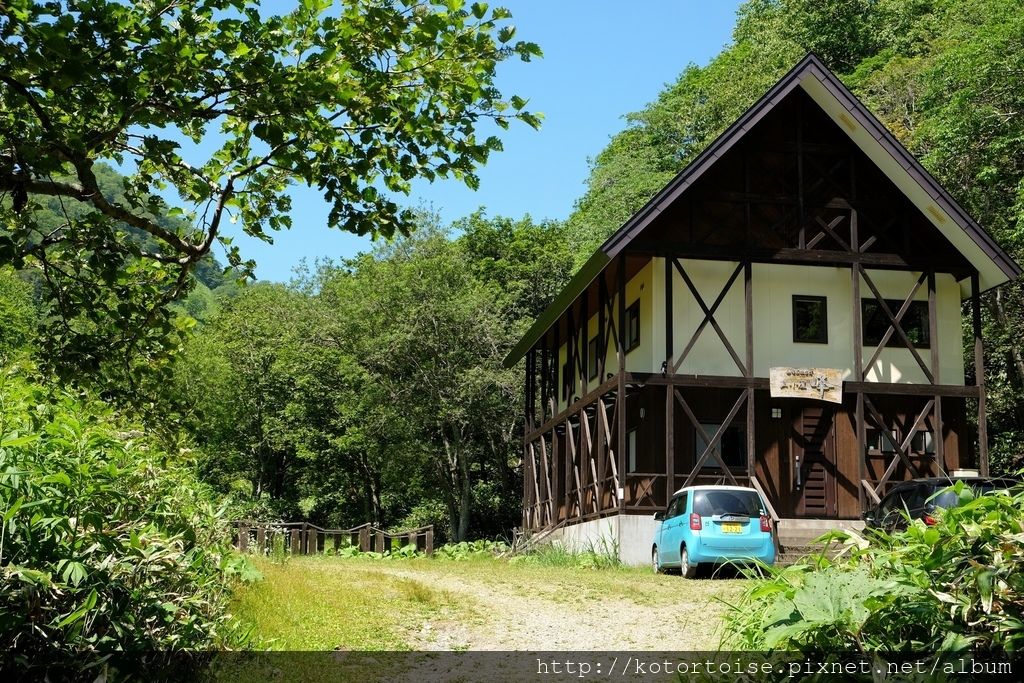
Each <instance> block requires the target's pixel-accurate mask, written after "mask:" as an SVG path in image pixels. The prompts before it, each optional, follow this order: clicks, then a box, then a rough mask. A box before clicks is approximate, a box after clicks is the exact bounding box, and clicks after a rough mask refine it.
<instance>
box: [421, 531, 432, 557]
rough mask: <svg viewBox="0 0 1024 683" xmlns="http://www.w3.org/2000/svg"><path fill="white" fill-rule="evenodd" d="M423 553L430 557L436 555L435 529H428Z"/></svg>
mask: <svg viewBox="0 0 1024 683" xmlns="http://www.w3.org/2000/svg"><path fill="white" fill-rule="evenodd" d="M423 545H424V548H423V551H424V552H425V553H426V554H427V557H430V556H431V555H433V554H434V527H428V528H427V533H426V534H425V536H424V539H423Z"/></svg>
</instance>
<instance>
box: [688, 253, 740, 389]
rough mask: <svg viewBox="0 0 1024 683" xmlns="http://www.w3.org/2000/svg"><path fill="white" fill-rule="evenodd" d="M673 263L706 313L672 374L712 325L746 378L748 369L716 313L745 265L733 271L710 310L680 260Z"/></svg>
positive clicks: (738, 265) (738, 266)
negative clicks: (719, 323)
mask: <svg viewBox="0 0 1024 683" xmlns="http://www.w3.org/2000/svg"><path fill="white" fill-rule="evenodd" d="M672 263H673V265H675V268H676V270H677V271H679V274H680V275H681V276H682V277H683V282H685V283H686V286H687V288H688V289H689V290H690V293H691V294H692V295H693V298H694V300H696V302H697V305H698V306H700V309H701V310H702V311H704V319H703V320H701V321H700V325H698V326H697V330H696V331H695V332H694V333H693V336H692V337H690V341H689V342H688V343H687V344H686V348H684V349H683V352H682V353H681V354H679V359H678V360H677V361H676V362H675V363H672V374H675V373H676V371H678V370H679V368H680V366H682V364H683V361H684V360H686V356H687V355H689V353H690V351H691V350H692V349H693V347H694V345H695V344H696V343H697V339H699V338H700V334H701V332H703V331H704V328H705V327H707V326H708V324H709V323H710V324H711V326H712V327H713V328H714V330H715V332H717V333H718V337H719V339H721V340H722V343H723V344H725V348H726V350H727V351H728V352H729V355H730V356H732V359H733V361H735V363H736V367H738V368H739V370H740V373H741V374H743V375H744V376H746V375H747V373H748V369H747V367H746V366H745V365H744V364H743V361H741V360H740V357H739V355H738V354H737V353H736V349H734V348H733V346H732V344H730V343H729V338H728V337H726V336H725V332H723V331H722V328H721V327H720V326H719V325H718V321H717V320H715V311H717V310H718V307H719V306H721V305H722V302H723V301H725V297H726V295H727V294H728V293H729V290H730V289H732V285H733V283H735V282H736V278H738V277H739V275H740V273H742V272H743V265H744V264H742V263H739V264H737V266H736V270H734V271H733V273H732V275H731V276H730V277H729V280H728V282H726V283H725V287H724V288H723V289H722V291H721V292H719V293H718V297H717V298H716V299H715V301H714V303H713V304H711V308H708V305H707V304H706V303H705V302H704V299H703V297H701V295H700V292H698V291H697V287H696V286H695V285H694V284H693V280H691V279H690V276H689V275H688V274H687V272H686V270H685V269H684V268H683V266H682V264H681V263H679V259H672Z"/></svg>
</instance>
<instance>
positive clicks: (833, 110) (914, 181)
mask: <svg viewBox="0 0 1024 683" xmlns="http://www.w3.org/2000/svg"><path fill="white" fill-rule="evenodd" d="M795 88H802V89H803V90H804V91H805V92H806V93H807V94H808V95H810V97H811V99H812V100H814V102H815V103H817V105H818V106H820V107H821V109H822V110H823V111H824V112H825V113H826V114H828V116H829V117H830V118H831V119H832V120H833V121H834V122H835V123H836V125H837V126H838V127H839V128H840V129H841V130H842V131H843V132H844V133H845V134H846V135H847V136H849V138H850V139H851V140H852V141H853V143H854V144H855V145H857V147H858V148H860V150H861V151H862V152H864V154H865V155H867V157H868V158H870V159H871V160H872V162H873V163H875V165H876V166H877V167H878V168H879V169H880V170H881V171H882V172H883V173H884V174H885V175H886V176H887V177H888V178H889V179H890V180H891V181H892V182H893V183H894V184H895V185H896V187H897V188H898V189H899V190H900V191H901V192H902V193H903V194H904V195H906V197H907V198H908V199H909V200H910V201H911V202H912V203H913V204H914V205H915V206H916V207H917V208H918V209H919V210H920V211H921V213H922V214H923V215H924V216H925V217H926V218H927V219H928V220H929V221H930V222H931V223H932V224H933V225H934V226H935V227H936V228H937V229H938V230H939V231H941V232H942V234H943V235H944V236H945V237H946V238H947V239H948V240H949V241H950V243H951V244H952V245H953V246H954V247H955V248H956V249H957V250H958V251H959V252H960V253H961V254H962V255H963V256H964V258H965V259H966V260H967V261H968V262H969V263H970V264H971V265H972V266H974V267H975V268H976V269H977V270H978V274H979V279H980V283H981V288H982V290H987V289H991V288H993V287H997V286H999V285H1001V284H1003V283H1004V282H1007V281H1009V280H1013V279H1016V278H1017V277H1018V276H1019V275H1020V274H1021V268H1020V266H1019V265H1017V263H1016V262H1014V260H1013V259H1012V258H1010V256H1009V255H1008V254H1007V253H1006V252H1005V251H1003V249H1001V248H1000V247H999V245H998V244H996V242H995V240H994V239H992V236H991V235H989V234H988V233H987V232H985V230H984V229H983V228H982V227H981V226H980V225H978V223H977V222H976V221H975V220H974V219H973V218H971V217H970V216H969V215H968V214H967V212H966V211H965V210H964V209H963V207H961V206H960V205H959V204H958V203H957V202H956V200H955V199H953V198H952V197H951V196H950V195H949V193H948V192H946V190H945V189H943V188H942V186H941V185H939V183H938V182H937V181H936V180H935V178H933V177H932V176H931V174H930V173H928V171H926V170H925V169H924V167H923V166H921V164H920V162H919V161H917V159H915V158H914V156H913V155H912V154H911V153H910V152H908V151H907V150H906V148H905V147H904V146H903V145H902V144H900V142H899V141H898V140H897V139H896V138H895V137H894V136H893V134H892V133H890V132H889V130H888V129H887V128H886V127H885V126H884V125H883V124H882V123H881V122H880V121H879V120H878V119H877V118H875V116H874V115H873V114H872V113H871V112H870V111H868V109H867V108H866V107H865V106H864V105H863V104H862V103H861V102H860V101H859V100H858V99H857V98H856V97H855V96H854V95H853V93H851V92H850V91H849V90H848V89H847V88H846V86H845V85H843V84H842V82H841V81H840V80H839V79H838V78H837V77H836V76H835V74H833V73H832V72H831V71H829V69H828V68H827V67H826V66H825V65H824V64H823V63H822V62H821V60H820V59H818V57H817V56H816V55H814V54H813V53H809V54H808V55H807V56H806V57H804V58H803V59H802V60H801V61H800V62H799V63H798V64H797V65H796V66H794V67H793V68H792V69H791V70H790V71H789V72H788V73H787V74H786V75H785V76H783V77H782V78H781V79H780V80H779V81H778V83H776V84H775V85H774V86H772V87H771V88H770V89H769V90H768V92H766V93H765V94H764V96H762V97H761V99H759V100H758V101H757V102H756V103H754V105H753V106H751V107H750V108H749V109H747V111H746V112H744V113H743V115H742V116H740V117H739V119H737V120H736V121H735V122H734V123H733V124H732V125H731V126H729V128H728V129H726V131H725V132H724V133H722V134H721V135H719V136H718V138H716V139H715V141H714V142H712V143H711V144H710V145H708V147H707V148H706V149H704V151H702V152H701V153H700V154H699V155H698V156H697V158H695V159H694V160H693V161H692V162H690V163H689V164H688V165H687V166H686V168H684V169H683V170H682V171H680V173H679V174H678V175H677V176H676V177H675V178H673V179H672V181H671V182H669V183H668V184H667V185H666V186H665V187H664V188H662V189H661V191H660V192H658V193H657V194H656V195H655V196H654V197H652V198H651V199H650V200H649V201H648V202H647V204H645V205H644V206H643V208H641V209H640V210H639V211H637V212H636V213H635V214H633V216H632V217H631V218H630V219H629V220H628V221H626V223H625V224H624V225H623V226H622V227H621V228H619V229H618V230H617V231H616V232H615V233H614V234H613V235H612V236H611V237H609V238H608V239H607V240H605V242H604V244H602V245H601V246H600V248H598V250H597V251H595V252H594V254H593V255H592V256H591V257H590V258H589V259H588V260H587V262H586V263H585V264H584V265H583V267H582V268H581V269H580V270H579V271H578V272H577V273H576V274H575V275H574V276H573V277H572V279H571V280H570V281H569V283H568V284H567V285H566V287H565V288H564V289H563V290H562V291H561V292H560V293H559V294H558V296H557V297H556V298H555V300H554V301H553V302H552V303H551V305H550V306H548V308H547V309H546V310H545V311H544V313H542V314H541V315H540V317H538V318H537V320H536V321H535V322H534V324H533V325H532V326H531V327H530V329H529V330H528V331H527V332H526V334H525V335H524V336H523V338H522V339H521V340H520V341H519V342H518V343H517V344H516V345H515V347H513V349H512V350H511V351H510V352H509V354H508V356H506V357H505V360H504V363H505V365H506V367H511V366H512V365H514V364H515V363H517V362H518V361H519V359H520V358H522V357H523V356H524V355H525V354H526V352H527V351H528V350H529V349H530V348H531V347H532V346H533V345H534V344H535V343H536V342H537V341H538V340H539V339H540V338H541V336H542V335H543V334H544V333H545V332H546V331H547V330H548V329H549V328H550V327H551V325H553V324H554V323H556V322H557V321H558V319H559V317H560V316H561V315H562V313H563V312H564V311H565V310H566V309H567V308H568V307H569V305H570V304H571V303H572V302H573V301H574V300H575V299H576V297H578V296H579V295H580V294H581V293H583V292H584V291H586V289H587V287H588V286H589V285H590V283H591V282H592V281H593V280H594V279H595V278H596V277H597V276H598V275H599V274H600V273H601V271H602V270H603V269H604V268H605V266H606V265H607V264H608V263H609V262H610V261H611V260H612V259H613V258H614V257H615V256H617V255H618V254H619V253H621V252H622V251H623V250H624V249H625V248H626V247H627V246H628V245H629V243H630V242H631V241H632V240H633V239H634V238H635V237H636V236H637V235H639V234H640V233H641V232H642V231H643V230H644V228H646V227H647V226H649V225H650V224H651V223H652V222H653V221H654V220H655V219H656V218H657V217H658V215H659V214H660V213H662V211H664V210H665V209H667V208H668V207H669V206H671V205H672V204H673V203H674V202H675V201H676V200H677V199H678V198H679V197H680V196H681V195H682V194H683V193H684V192H685V191H686V190H687V188H689V187H690V186H691V185H693V183H694V182H696V181H697V180H698V179H699V178H700V177H701V176H702V175H704V173H705V172H706V171H707V170H708V169H709V168H711V167H712V166H713V165H714V164H715V162H716V161H717V160H718V159H719V158H721V157H722V156H723V155H724V154H725V153H726V152H728V151H729V150H730V149H731V148H732V147H733V146H734V145H736V144H737V143H738V142H739V141H740V140H742V139H743V137H744V135H746V133H747V132H748V131H749V130H750V129H751V128H753V127H754V126H755V125H756V124H757V123H758V122H759V121H760V120H761V119H762V118H764V116H765V115H766V114H768V113H769V112H770V111H772V109H774V108H775V106H776V105H778V104H779V103H780V102H781V101H782V100H784V99H785V98H786V96H787V95H789V94H790V93H791V92H792V91H793V90H794V89H795ZM967 288H968V284H967V283H966V282H964V283H962V284H961V292H962V293H963V295H964V296H965V297H966V296H967V295H968V294H969V292H968V291H967Z"/></svg>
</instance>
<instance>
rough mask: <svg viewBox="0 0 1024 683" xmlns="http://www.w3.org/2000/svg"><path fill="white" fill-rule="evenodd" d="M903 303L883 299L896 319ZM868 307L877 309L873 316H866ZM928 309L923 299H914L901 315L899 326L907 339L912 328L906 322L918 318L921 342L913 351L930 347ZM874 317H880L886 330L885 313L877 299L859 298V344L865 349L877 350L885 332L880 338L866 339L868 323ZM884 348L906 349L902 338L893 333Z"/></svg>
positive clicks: (915, 344) (887, 324)
mask: <svg viewBox="0 0 1024 683" xmlns="http://www.w3.org/2000/svg"><path fill="white" fill-rule="evenodd" d="M903 303H904V302H903V301H899V300H897V299H885V305H886V306H888V307H889V310H890V311H892V314H893V317H896V313H897V312H898V311H899V310H900V308H902V307H903ZM869 305H870V306H876V307H878V310H877V312H876V314H875V315H868V311H867V310H865V309H866V307H867V306H869ZM929 309H930V306H929V305H928V302H927V301H925V300H923V299H914V300H913V301H911V302H910V307H909V308H908V309H907V312H906V313H905V314H904V315H903V320H901V321H900V326H901V327H902V328H903V331H904V332H905V333H906V335H907V337H908V338H911V337H912V335H911V332H912V331H913V328H911V327H909V326H908V325H907V322H908V321H912V320H913V319H914V316H917V317H918V319H919V322H920V325H921V328H920V336H921V338H922V340H923V341H920V342H915V343H914V348H915V349H930V348H931V347H932V339H931V319H930V310H929ZM876 315H877V316H881V317H882V319H883V322H882V324H883V325H884V327H885V329H888V328H889V322H888V318H886V317H885V313H883V312H882V310H881V307H880V306H879V304H878V299H876V298H874V297H870V298H868V297H861V300H860V320H861V322H860V343H861V346H864V347H866V348H877V347H878V345H879V344H880V343H881V342H882V337H884V336H885V332H884V331H883V332H882V333H881V335H880V336H878V337H873V338H871V339H868V323H870V322H871V321H872V320H874V319H875V317H876ZM885 348H887V349H890V348H897V349H903V348H906V345H905V344H904V343H903V337H901V336H900V335H899V333H897V332H895V331H894V332H893V334H892V336H891V337H889V341H888V342H887V343H886V345H885Z"/></svg>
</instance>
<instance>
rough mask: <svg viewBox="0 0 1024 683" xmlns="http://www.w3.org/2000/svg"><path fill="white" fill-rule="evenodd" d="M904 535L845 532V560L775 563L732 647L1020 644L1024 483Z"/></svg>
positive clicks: (737, 612) (755, 591) (896, 648)
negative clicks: (782, 565)
mask: <svg viewBox="0 0 1024 683" xmlns="http://www.w3.org/2000/svg"><path fill="white" fill-rule="evenodd" d="M954 490H955V491H956V492H957V494H958V495H959V497H960V500H961V503H962V504H961V505H960V506H959V507H954V508H951V509H948V510H945V511H941V512H940V513H938V518H939V519H938V523H937V524H936V525H934V526H926V525H925V524H924V523H923V522H921V521H919V520H918V521H914V522H913V523H912V524H911V525H910V527H909V528H908V529H907V530H906V531H903V532H900V533H895V534H887V533H884V532H875V531H872V532H869V533H868V536H867V538H864V537H862V536H860V535H859V534H857V533H855V532H852V531H851V532H835V533H833V534H832V535H831V539H833V540H835V541H837V542H840V543H843V544H844V551H843V553H842V554H841V555H839V557H838V558H836V559H835V560H829V559H827V558H826V557H824V556H818V557H814V558H808V559H805V560H804V561H802V562H798V563H797V564H794V565H792V566H789V567H785V568H781V569H780V568H767V571H768V572H769V575H768V578H765V579H762V580H755V581H754V583H753V584H752V586H751V588H750V589H749V590H748V591H747V592H746V593H745V594H744V596H743V598H742V599H741V600H740V601H739V602H738V603H737V604H736V605H735V606H733V607H732V609H731V612H730V615H729V618H728V628H727V632H726V639H725V642H724V643H723V644H724V645H725V646H726V647H735V648H739V649H750V650H766V649H779V648H781V649H797V650H803V651H807V652H810V651H827V652H843V651H860V652H876V651H888V652H911V651H916V652H922V651H925V652H927V651H943V652H960V651H966V650H974V651H982V652H987V651H1007V652H1016V651H1019V650H1020V648H1021V646H1022V645H1024V573H1022V572H1024V551H1022V549H1021V542H1020V539H1021V538H1022V536H1021V534H1022V532H1024V487H1020V486H1018V487H1017V488H1016V489H1014V490H1013V491H1012V492H1010V493H993V494H990V495H983V496H978V497H975V496H974V495H973V494H972V492H971V489H970V488H969V487H967V486H964V485H963V482H958V483H957V484H956V486H955V487H954Z"/></svg>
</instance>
